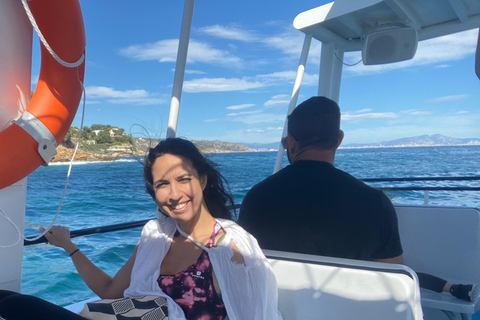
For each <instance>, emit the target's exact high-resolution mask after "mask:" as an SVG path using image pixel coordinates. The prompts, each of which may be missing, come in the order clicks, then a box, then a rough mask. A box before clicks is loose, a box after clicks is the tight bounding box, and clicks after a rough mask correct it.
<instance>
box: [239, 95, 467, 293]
mask: <svg viewBox="0 0 480 320" xmlns="http://www.w3.org/2000/svg"><path fill="white" fill-rule="evenodd" d="M343 136H344V133H343V131H342V130H340V108H339V107H338V105H337V103H336V102H335V101H333V100H330V99H328V98H326V97H312V98H310V99H308V100H306V101H304V102H303V103H301V104H300V105H298V107H297V108H296V109H295V110H293V112H292V113H291V114H290V116H288V135H287V137H286V139H285V140H284V141H282V143H284V142H285V143H284V148H285V149H286V150H287V157H288V160H289V162H290V165H289V166H287V167H286V168H284V169H282V170H280V171H279V172H277V173H276V174H274V175H272V176H270V177H268V178H267V179H265V180H263V181H262V182H260V183H258V184H257V185H255V186H254V187H253V188H252V189H250V191H249V192H248V193H247V194H246V195H245V198H244V200H243V202H242V205H241V208H240V214H239V218H238V224H240V225H241V226H242V227H244V228H245V229H246V230H247V231H248V232H250V233H251V234H253V236H255V237H256V238H257V240H258V243H259V245H260V247H261V248H263V249H270V250H280V251H289V252H298V253H306V254H315V255H322V256H331V257H339V258H349V259H359V260H369V261H379V262H387V263H399V264H403V256H402V253H403V249H402V245H401V242H400V236H399V232H398V221H397V215H396V212H395V209H394V207H393V205H392V203H391V201H390V200H389V199H388V198H387V196H385V195H384V194H383V192H381V191H379V190H376V189H374V188H372V187H370V186H367V185H366V184H364V183H363V182H361V181H360V180H358V179H356V178H354V177H353V176H351V175H349V174H348V173H346V172H344V171H342V170H339V169H337V168H335V167H334V161H335V152H336V150H337V148H338V147H339V146H340V144H341V143H342V140H343ZM418 276H419V279H420V286H421V287H423V288H427V289H430V290H434V291H437V292H442V291H445V292H450V293H451V294H452V295H454V296H456V297H457V298H461V299H464V300H467V301H474V300H475V298H476V286H472V285H461V284H455V285H452V284H450V283H449V282H447V281H446V280H443V279H440V278H437V277H435V276H432V275H428V274H423V273H418Z"/></svg>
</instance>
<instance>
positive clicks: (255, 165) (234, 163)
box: [21, 146, 480, 306]
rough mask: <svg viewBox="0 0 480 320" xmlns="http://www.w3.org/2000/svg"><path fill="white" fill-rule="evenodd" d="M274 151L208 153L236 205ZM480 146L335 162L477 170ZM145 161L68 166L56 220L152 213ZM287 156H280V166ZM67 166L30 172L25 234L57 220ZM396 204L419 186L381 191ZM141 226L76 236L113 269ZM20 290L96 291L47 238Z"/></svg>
mask: <svg viewBox="0 0 480 320" xmlns="http://www.w3.org/2000/svg"><path fill="white" fill-rule="evenodd" d="M276 156H277V154H276V152H250V153H221V154H208V157H209V158H210V159H211V160H212V161H214V162H215V163H217V164H218V168H219V170H220V172H221V173H222V174H223V176H224V177H225V178H226V179H227V181H228V182H229V186H230V189H231V191H232V193H233V195H234V198H235V203H238V204H240V203H241V201H242V199H243V197H244V196H245V194H246V193H247V191H248V190H249V189H250V188H251V187H252V186H253V185H255V184H256V183H258V182H260V181H261V180H263V179H264V178H266V177H268V176H269V175H271V174H272V172H273V166H274V163H275V159H276ZM479 159H480V146H449V147H411V148H410V147H406V148H365V149H340V150H338V151H337V157H336V163H335V165H336V166H337V167H338V168H340V169H342V170H344V171H346V172H349V173H350V174H352V175H353V176H354V177H356V178H359V179H364V178H402V177H452V176H480V161H479ZM141 160H142V159H136V158H127V159H121V160H117V161H112V162H90V163H86V162H83V163H82V162H79V163H75V164H74V165H73V168H72V173H71V177H70V182H69V185H68V191H67V193H66V196H65V199H64V202H63V206H62V208H61V212H60V215H59V217H58V220H57V222H56V224H59V225H63V226H66V227H68V228H69V229H70V230H79V229H83V228H92V227H98V226H105V225H111V224H118V223H124V222H131V221H137V220H144V219H150V218H154V217H155V209H156V206H155V204H154V202H153V200H152V199H151V198H150V196H149V195H148V194H147V193H146V192H145V187H144V183H143V180H142V164H141ZM287 164H288V163H287V160H286V158H285V159H284V163H283V166H286V165H287ZM67 170H68V164H58V163H54V164H51V165H49V166H48V167H40V168H38V169H37V170H36V171H35V172H34V173H32V174H31V175H30V176H29V177H28V189H27V206H26V219H25V234H26V235H27V236H33V235H36V234H38V228H39V227H41V226H48V225H49V224H50V223H51V222H52V220H53V219H54V216H55V213H56V211H57V208H58V205H59V202H60V200H61V196H62V192H63V188H64V186H65V181H66V176H67ZM479 184H480V182H479V181H466V182H462V181H450V182H400V183H393V182H381V183H374V184H371V185H372V186H375V187H394V186H402V187H405V186H425V185H428V186H451V187H475V186H476V187H478V186H479ZM386 194H387V195H388V196H389V197H390V199H391V200H392V201H393V202H394V203H396V204H416V205H422V204H423V203H424V199H425V197H424V192H423V191H391V192H386ZM428 200H429V204H430V205H454V206H471V207H480V191H431V192H429V195H428ZM140 232H141V228H134V229H130V230H125V231H117V232H111V233H104V234H97V235H92V236H85V237H80V238H75V239H74V242H75V243H76V244H77V245H78V247H79V248H80V249H81V250H82V251H83V252H84V253H85V254H86V255H87V256H88V257H89V258H90V259H91V260H92V261H93V262H94V263H95V264H96V265H97V266H98V267H100V268H101V269H102V270H104V271H105V272H106V273H108V274H110V275H112V276H113V275H114V274H115V273H116V272H117V271H118V269H119V268H120V267H121V266H122V265H123V263H124V262H125V261H126V260H127V259H128V258H129V256H130V255H131V253H132V251H133V249H134V247H135V245H136V243H137V241H138V239H139V237H140ZM21 289H22V292H23V293H26V294H32V295H34V296H37V297H40V298H43V299H46V300H48V301H50V302H53V303H55V304H59V305H62V306H65V305H68V304H71V303H74V302H78V301H82V300H85V299H88V298H91V297H93V296H94V294H93V293H92V292H91V291H90V290H89V289H88V287H87V286H86V285H85V284H84V283H83V281H82V279H81V278H80V276H78V274H77V273H76V271H75V268H74V266H73V263H72V262H71V260H70V258H69V257H68V255H67V254H66V253H65V252H64V251H63V250H62V249H59V248H55V247H53V246H51V245H48V244H38V245H31V246H26V247H25V249H24V258H23V267H22V288H21Z"/></svg>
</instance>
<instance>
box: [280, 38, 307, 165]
mask: <svg viewBox="0 0 480 320" xmlns="http://www.w3.org/2000/svg"><path fill="white" fill-rule="evenodd" d="M311 43H312V36H311V35H305V40H303V47H302V53H301V55H300V62H299V63H298V68H297V75H296V77H295V83H294V84H293V92H292V96H291V98H290V105H289V106H288V112H287V119H288V116H289V115H290V113H292V111H293V109H295V107H296V105H297V101H298V94H299V92H300V86H301V85H302V80H303V75H304V73H305V65H306V64H307V58H308V52H309V50H310V44H311ZM287 119H285V124H284V125H283V133H282V138H283V137H286V136H287V132H288V121H287ZM284 154H285V150H284V149H283V147H282V143H280V146H279V147H278V153H277V160H276V161H275V167H274V168H273V173H275V172H277V171H279V170H280V169H281V168H282V162H283V156H284Z"/></svg>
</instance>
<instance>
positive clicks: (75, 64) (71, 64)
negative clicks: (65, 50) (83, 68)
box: [22, 0, 85, 68]
mask: <svg viewBox="0 0 480 320" xmlns="http://www.w3.org/2000/svg"><path fill="white" fill-rule="evenodd" d="M22 4H23V7H24V8H25V12H26V13H27V16H28V19H29V20H30V23H31V24H32V27H33V29H34V30H35V32H36V33H37V35H38V38H39V39H40V41H41V42H42V44H43V45H44V46H45V49H47V51H48V52H49V53H50V54H51V55H52V57H53V58H54V59H55V60H56V61H57V62H58V63H60V64H61V65H62V66H64V67H67V68H76V67H78V66H80V65H81V64H82V63H83V61H84V60H85V55H84V54H83V53H82V56H81V57H80V59H78V60H77V61H76V62H66V61H64V60H63V59H62V58H60V57H59V56H58V55H57V54H56V53H55V51H53V49H52V48H51V47H50V45H49V44H48V42H47V40H46V39H45V37H44V36H43V34H42V31H40V28H39V27H38V25H37V21H35V17H34V16H33V14H32V11H31V10H30V7H29V5H28V2H27V0H22Z"/></svg>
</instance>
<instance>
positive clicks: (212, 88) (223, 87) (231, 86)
mask: <svg viewBox="0 0 480 320" xmlns="http://www.w3.org/2000/svg"><path fill="white" fill-rule="evenodd" d="M265 86H266V84H265V83H261V82H259V81H250V80H248V79H239V78H230V79H226V78H202V79H194V80H188V81H185V82H184V83H183V90H184V91H185V92H222V91H242V90H248V89H254V88H262V87H265Z"/></svg>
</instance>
